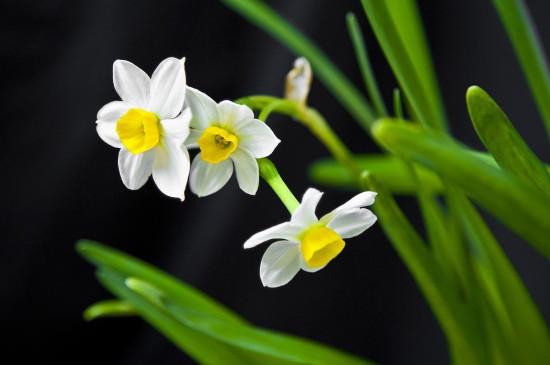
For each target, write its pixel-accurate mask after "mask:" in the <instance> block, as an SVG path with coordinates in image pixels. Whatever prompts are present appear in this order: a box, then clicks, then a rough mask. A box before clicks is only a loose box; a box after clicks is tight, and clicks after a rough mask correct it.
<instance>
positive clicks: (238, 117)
mask: <svg viewBox="0 0 550 365" xmlns="http://www.w3.org/2000/svg"><path fill="white" fill-rule="evenodd" d="M217 109H218V116H219V118H220V120H219V123H220V125H221V126H222V127H223V128H227V129H228V130H229V131H230V132H232V133H235V134H237V135H238V134H239V130H240V129H241V128H243V127H244V126H246V125H247V124H248V123H250V122H252V121H253V120H254V113H253V112H252V110H251V109H250V108H249V107H247V106H246V105H240V104H236V103H234V102H232V101H229V100H224V101H222V102H221V103H219V104H218V106H217Z"/></svg>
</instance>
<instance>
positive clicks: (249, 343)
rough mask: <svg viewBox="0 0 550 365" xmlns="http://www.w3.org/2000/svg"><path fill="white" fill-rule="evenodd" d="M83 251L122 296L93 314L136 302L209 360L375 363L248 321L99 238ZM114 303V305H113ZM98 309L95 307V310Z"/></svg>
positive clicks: (150, 319)
mask: <svg viewBox="0 0 550 365" xmlns="http://www.w3.org/2000/svg"><path fill="white" fill-rule="evenodd" d="M77 250H78V252H79V253H80V254H81V255H82V256H83V257H84V258H86V259H87V260H88V261H90V262H91V263H93V264H94V265H96V266H97V267H98V271H97V277H98V279H99V281H100V282H101V283H102V284H103V285H104V286H105V287H106V288H107V289H108V290H109V291H110V292H111V293H112V294H113V295H115V296H117V297H118V298H119V299H120V300H121V301H116V302H112V301H111V302H109V303H110V304H111V306H110V308H111V309H112V312H110V311H109V309H110V308H109V306H106V302H100V303H98V304H95V305H94V306H92V307H90V308H89V309H88V310H87V311H86V313H90V312H96V313H98V312H101V315H89V316H88V318H89V319H93V318H97V317H104V316H109V315H119V314H120V311H119V309H120V306H121V305H124V306H126V307H127V308H128V307H131V308H133V310H135V312H136V313H137V314H138V315H139V316H141V317H142V318H143V319H144V320H146V321H147V322H149V323H150V324H151V325H152V326H154V327H155V328H157V329H158V330H159V331H160V332H161V333H163V334H164V335H165V336H166V337H167V338H168V339H170V340H171V341H172V342H173V343H174V344H175V345H176V346H178V347H179V348H180V349H182V350H183V351H185V352H186V353H188V354H189V356H191V357H192V358H194V359H195V360H196V361H198V362H200V363H204V364H243V363H254V364H302V363H308V364H372V362H369V361H367V360H364V359H361V358H358V357H356V356H353V355H350V354H347V353H345V352H343V351H339V350H336V349H332V348H330V347H328V346H325V345H322V344H319V343H316V342H313V341H309V340H305V339H302V338H299V337H297V336H291V335H286V334H282V333H278V332H275V331H269V330H265V329H262V328H259V327H256V326H253V325H250V324H248V323H247V322H246V321H245V320H244V319H242V318H241V317H239V316H238V315H237V314H235V313H234V312H232V311H231V310H229V309H227V308H226V307H224V306H223V305H221V304H220V303H218V302H216V301H215V300H214V299H212V298H210V297H208V296H207V295H205V294H203V293H201V292H199V291H198V290H197V289H194V288H193V287H190V286H189V285H187V284H185V283H183V282H181V281H179V280H177V279H175V278H173V277H172V276H170V275H168V274H166V273H164V272H162V271H160V270H159V269H157V268H155V267H153V266H151V265H149V264H147V263H145V262H143V261H141V260H138V259H136V258H134V257H132V256H130V255H127V254H124V253H122V252H120V251H117V250H115V249H113V248H110V247H107V246H104V245H102V244H100V243H97V242H93V241H87V240H82V241H80V242H79V243H78V244H77ZM113 304H115V305H113ZM94 308H95V309H94Z"/></svg>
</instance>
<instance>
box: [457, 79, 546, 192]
mask: <svg viewBox="0 0 550 365" xmlns="http://www.w3.org/2000/svg"><path fill="white" fill-rule="evenodd" d="M466 101H467V103H468V111H469V113H470V118H471V119H472V123H473V124H474V127H475V129H476V132H477V134H478V135H479V138H480V139H481V141H482V142H483V144H484V145H485V147H486V148H487V150H488V151H489V152H490V153H491V154H492V155H493V157H494V158H495V160H496V161H497V162H498V164H499V165H500V167H502V168H503V169H504V170H507V171H509V172H510V173H512V174H514V175H515V176H516V177H517V178H519V179H522V180H525V181H526V182H528V183H532V184H534V185H535V186H537V187H539V188H540V189H541V190H543V191H545V192H547V193H550V174H548V171H547V170H546V168H545V167H544V165H543V164H542V162H540V160H539V159H538V158H537V156H535V154H534V153H533V151H531V149H530V148H529V146H528V145H527V143H525V141H524V140H523V139H522V138H521V136H520V135H519V134H518V132H517V131H516V129H515V128H514V126H513V125H512V123H510V120H508V117H507V116H506V114H504V112H503V111H502V109H500V107H499V106H498V104H497V103H496V102H495V101H494V100H493V99H491V97H490V96H489V95H488V94H487V93H486V92H485V91H483V90H482V89H481V88H479V87H477V86H472V87H470V88H469V89H468V92H467V93H466Z"/></svg>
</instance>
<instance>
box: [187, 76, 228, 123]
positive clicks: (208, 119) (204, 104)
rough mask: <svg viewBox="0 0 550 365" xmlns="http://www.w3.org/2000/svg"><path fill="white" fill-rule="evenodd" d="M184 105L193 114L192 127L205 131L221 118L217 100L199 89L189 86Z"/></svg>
mask: <svg viewBox="0 0 550 365" xmlns="http://www.w3.org/2000/svg"><path fill="white" fill-rule="evenodd" d="M184 105H185V106H186V107H189V108H190V109H191V113H192V114H193V118H192V119H191V128H194V129H198V130H201V131H203V130H205V129H206V128H208V127H210V126H211V125H212V124H213V123H217V122H218V120H219V118H218V109H217V107H216V102H215V101H214V100H212V99H211V98H210V97H209V96H208V95H206V94H205V93H203V92H201V91H199V90H197V89H193V88H192V87H189V86H187V92H186V94H185V104H184Z"/></svg>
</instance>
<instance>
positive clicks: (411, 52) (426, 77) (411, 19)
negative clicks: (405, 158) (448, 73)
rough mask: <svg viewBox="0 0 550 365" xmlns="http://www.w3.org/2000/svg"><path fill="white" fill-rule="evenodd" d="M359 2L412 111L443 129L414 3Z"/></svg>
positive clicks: (436, 127) (427, 55)
mask: <svg viewBox="0 0 550 365" xmlns="http://www.w3.org/2000/svg"><path fill="white" fill-rule="evenodd" d="M362 3H363V7H364V9H365V13H366V14H367V17H368V19H369V22H370V24H371V26H372V29H373V30H374V33H375V34H376V37H377V38H378V42H379V43H380V46H381V47H382V50H383V51H384V54H385V55H386V58H387V60H388V63H389V64H390V66H391V68H392V70H393V72H394V74H395V77H396V78H397V80H398V82H399V85H400V86H401V89H402V90H403V91H404V93H405V96H406V98H407V100H408V101H409V102H410V104H411V106H412V108H413V110H414V112H415V113H414V114H416V115H417V116H418V118H419V119H420V122H422V123H423V124H424V125H426V126H429V127H431V128H433V129H435V130H438V131H444V130H446V128H447V127H446V123H445V120H446V117H445V114H444V110H443V107H442V105H441V101H440V96H439V92H438V91H437V85H436V84H435V76H434V73H433V67H431V62H430V61H429V60H430V56H429V54H428V53H427V52H428V51H427V49H428V48H427V45H426V44H425V41H424V40H423V38H424V33H423V31H422V27H421V26H420V20H419V16H418V10H417V9H416V5H415V4H414V2H413V1H408V0H405V1H404V0H401V1H395V2H391V1H390V2H388V1H379V0H362ZM390 3H391V4H390ZM398 22H399V23H398Z"/></svg>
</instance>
